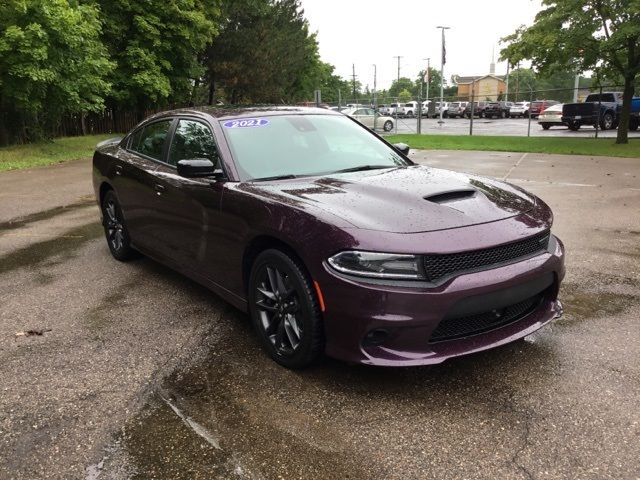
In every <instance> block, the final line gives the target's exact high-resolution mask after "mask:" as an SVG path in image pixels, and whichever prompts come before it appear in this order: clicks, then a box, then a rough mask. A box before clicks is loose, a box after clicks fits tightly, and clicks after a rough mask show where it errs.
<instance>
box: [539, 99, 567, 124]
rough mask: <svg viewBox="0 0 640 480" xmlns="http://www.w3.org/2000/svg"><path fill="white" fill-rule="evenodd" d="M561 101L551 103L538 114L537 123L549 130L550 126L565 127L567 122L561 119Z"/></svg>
mask: <svg viewBox="0 0 640 480" xmlns="http://www.w3.org/2000/svg"><path fill="white" fill-rule="evenodd" d="M562 107H563V105H562V104H561V103H559V104H557V105H551V106H550V107H549V108H547V109H546V110H545V111H544V112H542V113H541V114H540V115H539V116H538V124H539V125H540V126H541V127H542V128H543V129H544V130H549V129H550V128H551V127H566V126H567V124H566V123H564V122H563V121H562Z"/></svg>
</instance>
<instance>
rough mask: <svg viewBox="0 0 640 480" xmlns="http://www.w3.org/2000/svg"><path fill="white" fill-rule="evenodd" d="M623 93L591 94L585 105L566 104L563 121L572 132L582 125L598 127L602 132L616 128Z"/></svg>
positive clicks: (563, 110) (563, 109)
mask: <svg viewBox="0 0 640 480" xmlns="http://www.w3.org/2000/svg"><path fill="white" fill-rule="evenodd" d="M622 97H623V94H622V92H603V93H602V95H600V93H591V94H589V95H587V98H586V99H585V101H584V102H583V103H565V104H564V107H563V108H562V121H563V122H565V123H566V124H567V125H568V126H569V129H570V130H574V131H575V130H579V129H580V127H581V126H582V125H591V126H594V127H595V126H596V124H597V123H598V121H599V122H600V125H599V127H600V128H601V129H602V130H609V129H612V128H616V127H617V126H618V122H619V120H620V119H619V115H620V111H621V109H622Z"/></svg>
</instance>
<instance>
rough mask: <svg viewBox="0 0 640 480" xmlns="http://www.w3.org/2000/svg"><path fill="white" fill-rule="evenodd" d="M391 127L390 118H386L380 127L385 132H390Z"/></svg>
mask: <svg viewBox="0 0 640 480" xmlns="http://www.w3.org/2000/svg"><path fill="white" fill-rule="evenodd" d="M392 128H393V122H392V121H391V120H387V121H386V122H384V125H383V126H382V129H383V130H384V131H385V132H390V131H391V129H392Z"/></svg>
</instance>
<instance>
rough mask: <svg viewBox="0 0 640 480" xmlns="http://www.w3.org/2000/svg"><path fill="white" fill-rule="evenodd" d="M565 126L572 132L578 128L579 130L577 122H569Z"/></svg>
mask: <svg viewBox="0 0 640 480" xmlns="http://www.w3.org/2000/svg"><path fill="white" fill-rule="evenodd" d="M567 127H569V130H571V131H572V132H577V131H578V130H580V124H579V123H578V122H570V123H569V124H568V125H567Z"/></svg>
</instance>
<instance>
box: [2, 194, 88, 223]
mask: <svg viewBox="0 0 640 480" xmlns="http://www.w3.org/2000/svg"><path fill="white" fill-rule="evenodd" d="M95 204H96V200H95V198H93V196H91V197H82V198H81V200H79V201H78V202H75V203H70V204H69V205H62V206H58V207H54V208H50V209H48V210H44V211H42V212H36V213H32V214H30V215H25V216H23V217H18V218H13V219H11V220H8V221H6V222H0V231H2V230H15V229H17V228H22V227H24V226H25V225H29V224H31V223H35V222H40V221H42V220H49V219H51V218H54V217H57V216H58V215H62V214H64V213H68V212H72V211H74V210H79V209H81V208H84V207H88V206H90V205H95Z"/></svg>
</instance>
